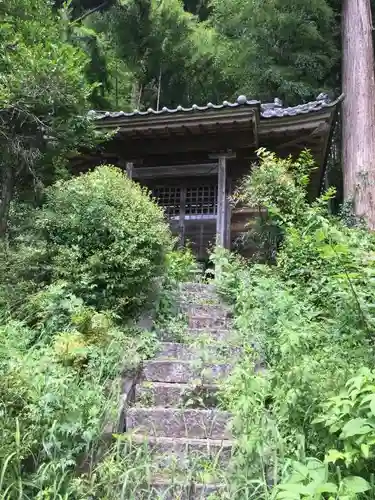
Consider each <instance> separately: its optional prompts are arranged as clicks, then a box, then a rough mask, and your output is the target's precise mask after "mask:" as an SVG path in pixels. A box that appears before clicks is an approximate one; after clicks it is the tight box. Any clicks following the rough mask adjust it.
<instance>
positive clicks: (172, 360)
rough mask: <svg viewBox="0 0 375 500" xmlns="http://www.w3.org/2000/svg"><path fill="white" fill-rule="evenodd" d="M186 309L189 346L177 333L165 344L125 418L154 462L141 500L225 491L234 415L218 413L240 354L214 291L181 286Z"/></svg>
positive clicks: (144, 375) (134, 437) (146, 371)
mask: <svg viewBox="0 0 375 500" xmlns="http://www.w3.org/2000/svg"><path fill="white" fill-rule="evenodd" d="M181 310H183V311H184V312H185V313H186V316H187V323H188V325H187V328H186V330H185V332H184V337H183V340H184V341H183V342H181V341H180V342H176V341H174V339H173V332H172V335H170V338H167V339H165V340H166V341H165V342H161V344H160V349H159V352H158V354H157V356H156V357H155V358H154V359H153V360H150V361H148V362H146V363H145V365H144V367H143V373H142V377H141V380H139V381H138V384H137V385H136V388H135V404H134V405H133V406H132V407H130V408H128V410H127V413H126V431H127V433H128V434H129V435H130V436H131V440H132V442H133V443H135V444H136V445H141V444H143V445H145V446H146V447H147V450H148V453H149V456H150V457H151V462H152V464H153V471H152V474H151V475H150V477H149V478H147V480H148V489H147V492H148V493H147V495H144V496H142V495H141V494H140V495H139V498H140V499H141V498H150V499H151V498H155V499H159V498H163V499H165V500H172V499H181V500H187V499H194V500H195V499H204V498H209V497H210V495H212V494H213V493H215V492H219V491H221V490H222V489H223V484H222V478H221V477H220V475H221V474H220V470H222V469H223V467H225V466H226V465H227V464H228V462H229V459H230V456H231V453H232V441H231V435H230V432H229V430H228V423H229V420H230V414H229V413H227V412H225V411H222V410H220V409H219V408H218V400H217V394H216V393H217V388H218V383H220V380H222V379H223V378H225V377H226V376H227V375H228V373H229V372H230V370H231V366H232V364H233V360H234V358H235V356H236V353H237V352H238V351H237V350H236V348H235V347H231V319H230V310H229V309H228V308H227V307H225V306H224V305H223V304H221V303H220V300H219V298H218V296H217V295H216V293H215V290H214V287H213V286H212V285H203V284H196V283H189V284H185V285H184V286H183V287H182V288H181ZM179 339H180V337H179ZM150 492H152V493H151V494H150ZM215 498H217V497H215Z"/></svg>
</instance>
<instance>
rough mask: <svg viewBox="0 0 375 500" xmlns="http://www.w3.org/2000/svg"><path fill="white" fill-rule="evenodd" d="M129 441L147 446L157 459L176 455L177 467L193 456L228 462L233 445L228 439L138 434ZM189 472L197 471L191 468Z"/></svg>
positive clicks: (219, 462)
mask: <svg viewBox="0 0 375 500" xmlns="http://www.w3.org/2000/svg"><path fill="white" fill-rule="evenodd" d="M130 442H131V443H132V444H134V445H138V446H145V447H147V448H148V449H149V450H150V452H152V453H153V454H156V456H157V457H158V459H159V460H163V459H164V460H165V459H170V458H172V455H173V457H174V458H177V457H178V458H179V464H178V465H177V463H175V465H176V466H177V468H179V467H180V466H181V464H182V465H183V463H184V462H185V463H186V460H188V459H189V458H193V457H195V458H197V457H201V458H205V459H211V460H212V461H213V462H217V463H218V464H222V463H224V462H229V460H230V457H231V454H232V450H233V446H234V442H233V441H232V440H230V439H223V440H220V439H197V438H174V437H164V436H158V437H155V436H144V435H140V434H138V435H137V434H135V435H133V436H131V437H130ZM154 463H155V462H154ZM180 472H182V470H180ZM191 472H192V473H194V472H197V471H194V470H191Z"/></svg>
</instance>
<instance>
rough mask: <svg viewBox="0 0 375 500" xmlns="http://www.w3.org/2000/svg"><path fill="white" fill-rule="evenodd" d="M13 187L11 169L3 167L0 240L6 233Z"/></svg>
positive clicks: (0, 200)
mask: <svg viewBox="0 0 375 500" xmlns="http://www.w3.org/2000/svg"><path fill="white" fill-rule="evenodd" d="M13 187H14V180H13V168H12V167H11V166H10V165H3V166H2V176H1V198H0V238H3V237H4V236H5V233H6V231H7V227H8V218H9V208H10V202H11V201H12V197H13Z"/></svg>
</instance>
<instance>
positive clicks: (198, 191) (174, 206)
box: [153, 183, 217, 258]
mask: <svg viewBox="0 0 375 500" xmlns="http://www.w3.org/2000/svg"><path fill="white" fill-rule="evenodd" d="M153 195H154V196H155V198H156V199H157V200H158V203H159V204H160V205H161V206H162V207H163V208H164V210H165V213H166V215H167V217H168V219H169V221H170V224H171V228H172V231H173V233H174V234H177V235H178V236H179V240H180V244H181V245H185V244H186V243H187V242H189V243H190V244H191V246H192V249H193V251H194V252H195V253H196V255H197V256H198V257H200V258H204V257H206V255H207V247H208V246H209V245H210V244H211V243H213V242H214V240H215V235H216V217H217V184H215V183H212V184H211V183H206V184H203V185H199V186H197V185H192V186H187V187H186V186H159V187H155V188H154V189H153Z"/></svg>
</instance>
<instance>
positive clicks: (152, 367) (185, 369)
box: [143, 360, 233, 384]
mask: <svg viewBox="0 0 375 500" xmlns="http://www.w3.org/2000/svg"><path fill="white" fill-rule="evenodd" d="M232 369H233V365H232V364H229V363H204V364H203V365H202V366H201V367H199V366H194V364H193V362H192V361H185V360H152V361H147V362H146V363H145V364H144V365H143V379H144V380H146V381H149V382H170V383H173V382H175V383H180V384H188V383H189V382H192V381H193V380H194V379H197V378H200V379H203V380H204V381H207V382H208V381H211V380H215V379H218V378H223V377H225V376H228V375H229V374H230V372H231V370H232Z"/></svg>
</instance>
